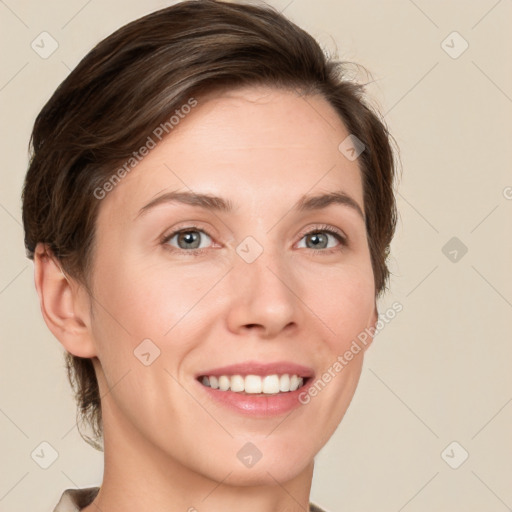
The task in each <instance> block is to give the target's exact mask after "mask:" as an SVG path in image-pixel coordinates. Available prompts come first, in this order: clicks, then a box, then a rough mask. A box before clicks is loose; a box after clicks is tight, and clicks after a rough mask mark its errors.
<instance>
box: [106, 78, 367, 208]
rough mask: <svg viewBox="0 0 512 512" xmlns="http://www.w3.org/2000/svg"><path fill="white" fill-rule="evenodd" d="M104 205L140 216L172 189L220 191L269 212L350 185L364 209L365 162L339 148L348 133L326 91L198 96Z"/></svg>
mask: <svg viewBox="0 0 512 512" xmlns="http://www.w3.org/2000/svg"><path fill="white" fill-rule="evenodd" d="M195 99H196V101H197V105H196V106H195V107H194V108H193V109H190V110H189V109H187V110H189V113H188V114H182V116H180V118H179V122H178V123H175V124H174V125H173V128H172V131H170V133H169V135H167V136H166V137H165V138H163V139H162V141H161V142H159V143H158V144H157V145H156V147H155V148H154V149H151V150H150V151H149V152H148V154H147V156H145V157H144V158H143V159H141V161H140V162H139V163H137V165H136V166H135V167H134V168H133V170H131V171H130V172H129V173H128V174H126V176H125V177H124V178H123V179H122V180H121V181H120V183H119V184H118V185H117V186H116V187H115V189H114V190H113V191H112V192H110V193H109V194H108V196H107V198H106V199H105V200H104V204H103V205H102V206H101V208H102V209H104V210H107V211H108V210H110V212H111V214H114V212H116V211H117V212H118V211H120V210H122V211H124V212H125V213H129V215H130V217H133V215H132V214H136V213H137V212H138V211H139V209H140V208H142V207H143V206H144V205H145V204H146V203H147V202H148V201H150V200H151V199H152V198H154V197H155V196H157V195H158V194H160V193H162V192H165V191H170V190H189V191H190V190H193V191H195V192H201V193H211V194H215V195H222V196H224V197H229V198H230V199H232V200H233V203H234V204H235V206H239V205H242V204H244V205H253V207H254V208H259V209H262V208H263V209H267V208H272V207H273V206H275V203H276V199H279V202H280V203H281V204H283V205H285V204H287V203H290V204H291V203H292V202H295V201H296V200H297V198H298V196H301V195H303V194H305V193H308V192H315V191H328V190H340V189H343V190H345V191H346V192H347V193H348V194H350V195H351V196H352V197H353V198H354V199H356V200H357V202H358V203H359V204H360V205H361V208H363V199H362V188H361V177H360V169H359V165H358V163H357V160H356V161H350V160H348V159H347V158H345V156H344V155H343V154H342V153H341V152H340V151H339V149H338V147H339V145H340V143H341V142H342V141H343V140H344V139H345V138H346V137H347V136H348V135H349V133H348V131H347V129H346V127H345V126H344V124H343V122H342V121H341V119H340V117H339V115H338V114H337V113H336V112H335V110H334V109H333V108H332V106H331V105H330V104H329V103H328V102H327V101H326V100H325V99H324V98H322V97H321V96H318V95H315V96H300V95H299V94H298V93H296V92H294V91H289V90H279V89H271V88H267V87H244V88H240V89H236V90H230V91H223V92H220V93H219V92H217V93H214V94H209V95H205V96H200V97H197V98H195Z"/></svg>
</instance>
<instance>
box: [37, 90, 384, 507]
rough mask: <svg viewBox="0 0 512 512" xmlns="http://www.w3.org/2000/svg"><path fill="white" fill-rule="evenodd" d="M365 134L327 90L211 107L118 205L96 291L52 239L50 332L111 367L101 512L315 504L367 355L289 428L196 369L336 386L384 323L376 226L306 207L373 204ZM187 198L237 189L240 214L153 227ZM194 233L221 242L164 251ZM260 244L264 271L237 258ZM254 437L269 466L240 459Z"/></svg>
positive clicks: (136, 177)
mask: <svg viewBox="0 0 512 512" xmlns="http://www.w3.org/2000/svg"><path fill="white" fill-rule="evenodd" d="M348 135H349V133H348V132H347V130H346V128H345V126H344V125H343V123H342V121H341V120H340V119H339V117H338V115H337V114H336V112H335V111H334V110H333V109H332V107H331V106H330V105H329V104H328V103H327V102H326V101H325V100H324V99H323V98H322V97H320V96H308V97H300V96H299V95H297V94H296V93H295V92H292V91H285V90H275V89H270V88H266V87H246V88H241V89H237V90H231V91H228V92H223V93H222V94H221V93H216V94H215V95H210V96H204V97H201V98H198V106H196V107H195V108H194V109H193V111H192V112H191V113H190V114H189V115H188V116H187V117H186V118H185V119H183V120H182V121H181V122H180V123H179V125H178V126H176V127H175V128H174V130H173V131H172V132H171V134H170V135H169V136H167V137H166V138H165V139H163V141H162V142H161V143H160V144H159V145H158V146H157V147H156V148H154V149H152V150H151V151H150V153H149V155H148V156H146V157H145V158H144V159H143V160H142V162H141V163H139V164H138V165H137V166H136V168H135V169H134V170H133V171H131V173H130V174H128V175H127V176H126V177H125V178H123V180H122V181H121V183H119V184H118V185H117V186H116V187H115V188H114V190H113V191H111V192H110V193H109V194H108V195H107V197H106V198H105V199H103V200H102V203H101V206H100V211H99V216H98V219H97V231H96V242H97V243H96V247H95V253H94V265H93V272H92V276H91V283H92V293H93V297H91V296H89V294H88V293H87V292H86V291H85V289H84V288H83V287H81V286H80V285H79V284H78V283H77V282H75V281H74V280H73V279H72V278H70V277H69V276H65V275H63V273H62V272H61V271H60V269H59V267H58V265H57V263H56V261H55V259H54V258H53V257H52V255H51V254H49V253H46V252H45V251H44V247H43V246H41V245H40V246H38V250H37V253H36V258H35V283H36V288H37V291H38V294H39V296H40V300H41V309H42V312H43V316H44V318H45V321H46V323H47V325H48V326H49V328H50V329H51V331H52V332H53V333H54V334H55V336H56V337H57V338H58V339H59V341H60V342H61V343H62V345H63V346H64V347H65V349H66V350H67V351H69V352H71V353H72V354H75V355H77V356H80V357H90V358H93V362H94V365H95V369H96V373H97V376H98V381H99V386H100V394H101V396H102V408H103V425H104V445H105V471H104V480H103V484H102V487H101V490H100V493H99V495H98V496H97V498H96V499H95V501H94V502H93V503H92V504H91V505H90V506H88V507H86V508H85V509H84V510H85V511H86V512H92V511H97V510H101V511H103V512H117V511H124V512H131V511H133V512H135V511H137V512H138V511H140V510H152V511H153V512H163V511H166V512H168V511H171V510H183V511H185V510H193V509H191V507H194V508H195V509H197V510H199V511H220V510H222V511H223V512H225V511H235V510H236V511H239V510H245V511H248V512H252V511H254V512H256V511H258V512H261V511H268V512H270V511H284V510H287V511H288V510H290V511H291V510H294V511H299V510H300V511H304V510H308V501H309V494H310V489H311V482H312V476H313V466H314V457H315V455H316V454H317V453H318V452H319V450H320V449H321V448H322V447H323V446H324V445H325V443H326V442H327V441H328V440H329V438H330V437H331V435H332V434H333V432H334V431H335V429H336V428H337V426H338V424H339V423H340V421H341V419H342V417H343V415H344V414H345V411H346V409H347V407H348V406H349V403H350V400H351V399H352V396H353V394H354V392H355V389H356V386H357V382H358V379H359V375H360V372H361V366H362V362H363V353H364V350H362V351H361V352H360V353H359V354H357V355H356V356H355V357H354V359H353V360H352V361H351V362H350V364H348V365H347V366H346V367H345V368H344V369H343V371H341V372H339V373H338V374H337V375H336V377H335V378H333V379H332V380H331V382H329V383H328V385H327V386H326V387H325V388H324V389H323V390H322V391H321V392H320V393H319V394H318V395H317V396H316V397H314V398H312V399H311V401H310V402H309V403H308V404H307V405H303V406H301V407H299V408H298V409H295V410H294V411H292V413H291V414H288V415H283V416H279V417H269V418H250V417H247V416H242V415H241V414H239V413H237V412H232V411H230V410H228V409H226V408H225V407H224V406H222V405H218V404H216V403H214V402H212V401H211V400H210V399H209V398H208V397H207V396H206V394H205V393H204V391H203V390H202V389H201V388H200V387H198V385H197V383H195V382H194V376H195V375H196V373H197V372H198V371H200V370H205V369H207V368H213V367H218V366H224V365H227V364H233V363H238V362H243V361H247V360H260V361H269V362H270V361H278V360H288V361H293V362H296V363H299V364H303V365H306V366H310V367H312V368H313V369H314V371H315V374H316V377H317V378H318V377H319V376H321V375H322V373H323V372H325V371H326V370H327V368H329V367H331V366H332V365H333V363H334V362H335V361H336V358H337V356H338V355H340V354H343V353H344V352H345V351H346V350H347V349H348V348H349V347H350V344H351V342H352V341H353V340H354V339H355V338H356V337H357V335H358V334H359V333H361V332H362V331H363V330H364V329H365V328H368V327H372V326H375V323H376V321H377V308H376V303H375V285H374V276H373V272H372V267H371V260H370V252H369V247H368V243H367V238H366V230H365V224H364V220H363V218H362V217H361V216H360V215H359V214H358V213H357V212H356V211H355V210H354V209H351V208H349V207H347V206H345V205H340V204H332V205H330V206H328V207H327V208H325V209H321V210H317V211H310V212H302V213H297V212H295V211H293V210H292V206H293V205H294V203H295V202H296V201H297V200H298V199H299V198H300V197H301V196H302V195H303V194H306V193H308V194H315V193H320V192H323V193H325V192H330V191H339V190H343V191H344V192H345V193H346V194H348V195H350V196H351V197H352V198H353V199H354V200H355V201H356V202H357V203H358V204H359V205H360V207H361V209H362V210H363V211H364V203H363V189H362V182H361V175H360V169H359V166H358V162H357V160H355V161H350V160H348V159H347V158H345V157H344V155H343V154H342V153H341V152H340V151H339V150H338V146H339V144H340V142H341V141H343V140H344V139H345V138H346V137H347V136H348ZM173 190H179V191H186V190H188V191H190V190H193V191H195V192H201V193H210V194H215V195H218V196H222V197H224V198H226V199H229V200H230V201H231V202H233V203H234V205H235V209H234V210H233V211H232V212H229V213H227V212H219V211H210V210H206V209H201V208H198V207H196V206H191V205H185V204H180V203H165V204H160V205H158V206H156V207H155V208H153V209H150V210H148V211H147V212H146V213H145V214H143V215H140V216H138V213H139V211H140V209H141V208H142V207H143V206H144V205H146V204H147V203H149V202H150V201H151V200H153V199H154V198H155V197H156V196H159V195H160V194H162V193H165V192H169V191H173ZM191 223H192V224H193V225H195V226H196V228H194V229H197V228H199V229H200V230H204V232H206V233H207V234H202V233H201V234H198V236H199V237H202V238H201V239H200V241H201V246H200V247H201V248H203V249H204V251H203V252H202V253H200V254H199V255H197V256H195V257H194V256H192V255H191V253H192V252H194V250H193V249H190V248H188V247H189V246H190V244H191V242H190V241H188V242H187V241H181V244H180V245H178V237H174V238H173V239H172V240H169V241H167V242H164V243H162V242H161V238H162V237H163V235H166V234H170V233H172V232H173V231H176V230H178V229H183V228H187V227H189V226H190V224H191ZM322 225H328V226H332V227H333V228H337V229H339V230H340V231H341V232H342V233H344V234H345V236H346V237H347V238H348V246H343V245H341V243H340V242H339V241H338V240H337V239H336V238H335V237H333V236H332V235H329V234H328V233H325V231H322V230H321V229H319V228H321V226H322ZM315 230H316V231H315ZM318 231H321V233H323V234H324V236H326V237H327V241H324V242H322V243H321V244H320V245H319V246H318V247H319V248H317V249H315V248H314V247H315V245H314V244H312V243H311V239H312V236H311V235H308V236H306V233H308V232H318ZM196 234H197V233H196ZM247 236H252V237H253V238H254V239H255V240H256V241H257V242H258V243H259V244H260V246H261V247H262V248H263V252H262V253H261V255H260V256H259V257H258V258H257V259H256V260H255V261H254V262H252V263H250V264H249V263H247V262H246V261H245V260H244V259H243V258H241V257H240V256H239V255H238V254H237V252H236V248H237V246H238V245H239V244H240V243H241V242H242V241H243V240H244V239H245V238H246V237H247ZM313 238H314V237H313ZM187 243H188V246H187ZM186 251H188V252H186ZM195 251H196V252H197V249H195ZM148 338H149V339H151V340H152V342H153V343H154V344H155V345H156V346H157V347H158V348H159V350H160V351H161V352H160V356H159V357H158V358H157V359H156V360H154V362H153V363H152V364H151V365H149V366H145V365H144V364H141V362H140V360H139V359H138V358H136V357H134V353H133V351H134V350H135V349H136V347H137V346H138V345H139V344H140V343H141V341H142V340H144V339H148ZM367 346H369V343H368V345H367ZM248 441H250V442H252V443H253V444H255V445H256V446H257V448H258V449H259V450H260V452H261V453H262V454H263V456H262V458H261V459H260V460H259V461H258V463H257V464H255V465H254V466H252V467H251V468H247V467H245V466H244V465H243V464H242V463H241V462H240V461H239V460H238V458H237V452H238V450H240V448H241V447H242V446H243V445H244V444H245V443H246V442H248ZM97 507H99V508H97Z"/></svg>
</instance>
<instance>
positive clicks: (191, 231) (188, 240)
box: [162, 226, 212, 254]
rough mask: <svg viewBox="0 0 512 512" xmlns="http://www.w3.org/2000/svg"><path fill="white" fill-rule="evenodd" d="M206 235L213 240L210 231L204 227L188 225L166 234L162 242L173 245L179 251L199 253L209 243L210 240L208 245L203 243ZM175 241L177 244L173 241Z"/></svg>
mask: <svg viewBox="0 0 512 512" xmlns="http://www.w3.org/2000/svg"><path fill="white" fill-rule="evenodd" d="M205 237H206V238H207V239H208V240H209V241H210V242H211V240H212V239H211V237H210V235H208V233H206V232H205V231H203V230H202V229H199V228H196V227H195V226H188V227H186V228H183V229H180V230H177V231H173V232H172V233H170V234H169V235H166V236H165V237H164V238H163V240H162V244H168V245H171V246H172V247H174V248H176V249H177V250H178V251H184V252H190V253H191V254H197V253H200V252H202V250H203V249H204V248H205V247H207V245H208V243H207V242H208V240H207V241H206V245H205V243H202V242H203V241H204V238H205ZM173 241H174V242H175V243H176V245H174V243H172V242H173Z"/></svg>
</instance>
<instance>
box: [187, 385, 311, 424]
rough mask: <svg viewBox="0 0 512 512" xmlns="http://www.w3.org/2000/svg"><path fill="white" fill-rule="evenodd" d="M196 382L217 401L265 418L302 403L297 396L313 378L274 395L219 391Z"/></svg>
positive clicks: (237, 410)
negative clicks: (297, 387) (293, 389)
mask: <svg viewBox="0 0 512 512" xmlns="http://www.w3.org/2000/svg"><path fill="white" fill-rule="evenodd" d="M196 382H197V383H198V384H199V386H201V388H203V389H204V391H205V392H206V393H207V394H208V395H209V396H210V397H211V398H212V399H213V400H215V401H217V402H218V403H220V404H223V405H225V406H227V407H228V408H230V409H232V410H234V411H236V412H239V413H242V414H245V415H248V416H255V417H262V418H266V417H269V416H279V415H280V414H286V413H288V412H290V411H292V410H293V409H296V408H297V407H299V406H301V405H304V404H303V403H301V402H300V401H299V396H300V395H301V394H302V393H306V394H307V391H308V388H309V387H310V386H311V384H312V383H313V378H312V377H309V378H308V380H307V381H306V384H305V385H303V386H302V387H300V388H299V389H296V390H295V391H287V392H284V393H276V394H274V395H256V394H255V395H250V394H249V395H246V394H243V393H236V392H235V391H220V390H219V389H212V388H210V387H208V386H205V385H203V384H201V383H200V382H199V381H196ZM303 396H304V395H303Z"/></svg>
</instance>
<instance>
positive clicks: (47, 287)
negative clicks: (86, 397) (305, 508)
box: [34, 243, 96, 358]
mask: <svg viewBox="0 0 512 512" xmlns="http://www.w3.org/2000/svg"><path fill="white" fill-rule="evenodd" d="M34 283H35V287H36V290H37V294H38V296H39V303H40V306H41V313H42V315H43V318H44V321H45V323H46V325H47V326H48V328H49V329H50V331H51V332H52V333H53V335H54V336H55V337H56V338H57V339H58V340H59V341H60V343H61V344H62V345H63V346H64V348H65V349H66V350H67V351H68V352H70V353H71V354H73V355H76V356H79V357H84V358H90V357H95V356H96V351H95V347H94V343H93V340H92V337H91V331H90V314H89V308H88V306H87V302H88V300H87V298H88V295H87V293H86V291H85V290H84V289H83V287H81V286H79V285H78V284H77V283H76V282H75V281H74V280H73V279H72V278H70V277H68V276H66V275H65V273H64V272H63V271H62V269H61V267H60V264H59V262H58V260H57V259H56V258H55V256H53V255H52V254H51V252H50V251H49V249H48V248H47V247H46V246H45V245H44V244H42V243H40V244H38V245H37V247H36V250H35V254H34Z"/></svg>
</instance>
